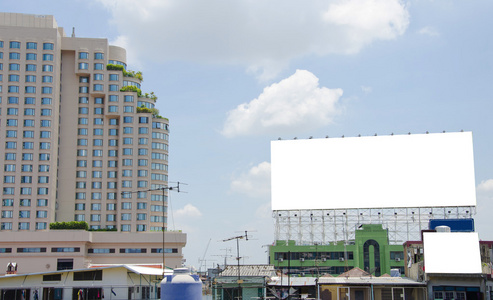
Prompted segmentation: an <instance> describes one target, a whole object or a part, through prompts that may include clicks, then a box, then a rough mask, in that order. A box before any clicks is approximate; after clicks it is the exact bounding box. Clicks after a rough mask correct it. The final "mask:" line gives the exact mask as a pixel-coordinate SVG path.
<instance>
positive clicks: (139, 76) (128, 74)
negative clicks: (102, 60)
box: [106, 64, 144, 81]
mask: <svg viewBox="0 0 493 300" xmlns="http://www.w3.org/2000/svg"><path fill="white" fill-rule="evenodd" d="M106 70H114V71H122V72H123V76H125V77H132V78H137V79H139V80H140V81H144V77H143V76H142V72H141V71H137V72H135V71H132V70H128V71H127V70H125V68H124V67H123V66H121V65H114V64H107V65H106Z"/></svg>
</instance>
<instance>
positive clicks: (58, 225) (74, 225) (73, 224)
mask: <svg viewBox="0 0 493 300" xmlns="http://www.w3.org/2000/svg"><path fill="white" fill-rule="evenodd" d="M50 229H51V230H59V229H70V230H78V229H82V230H88V229H89V225H87V222H84V221H80V222H79V221H70V222H55V223H50Z"/></svg>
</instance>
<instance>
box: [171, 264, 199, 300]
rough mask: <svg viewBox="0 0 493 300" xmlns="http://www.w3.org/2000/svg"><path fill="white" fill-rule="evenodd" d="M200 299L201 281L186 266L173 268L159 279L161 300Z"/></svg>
mask: <svg viewBox="0 0 493 300" xmlns="http://www.w3.org/2000/svg"><path fill="white" fill-rule="evenodd" d="M171 299H173V300H202V281H201V280H200V278H199V276H198V275H190V270H188V269H187V268H178V269H174V270H173V275H166V276H164V278H163V281H161V300H171Z"/></svg>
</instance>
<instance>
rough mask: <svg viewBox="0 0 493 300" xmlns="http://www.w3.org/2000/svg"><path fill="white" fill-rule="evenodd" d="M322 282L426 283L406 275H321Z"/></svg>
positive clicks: (352, 283)
mask: <svg viewBox="0 0 493 300" xmlns="http://www.w3.org/2000/svg"><path fill="white" fill-rule="evenodd" d="M319 283H320V284H347V285H359V284H361V285H370V284H373V285H375V284H376V285H423V286H424V285H426V283H423V282H418V281H414V280H412V279H409V278H405V277H374V276H364V277H332V278H331V277H321V278H320V279H319Z"/></svg>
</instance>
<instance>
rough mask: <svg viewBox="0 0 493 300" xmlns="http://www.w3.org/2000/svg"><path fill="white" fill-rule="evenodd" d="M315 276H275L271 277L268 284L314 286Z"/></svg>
mask: <svg viewBox="0 0 493 300" xmlns="http://www.w3.org/2000/svg"><path fill="white" fill-rule="evenodd" d="M316 280H317V278H316V277H290V278H288V277H287V276H277V277H272V280H271V281H270V282H269V283H268V285H270V286H314V285H315V283H316Z"/></svg>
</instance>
